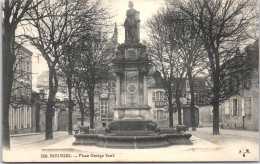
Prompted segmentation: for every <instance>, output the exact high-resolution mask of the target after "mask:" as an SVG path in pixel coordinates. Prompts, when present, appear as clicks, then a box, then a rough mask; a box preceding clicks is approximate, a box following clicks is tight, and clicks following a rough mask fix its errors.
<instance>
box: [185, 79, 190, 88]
mask: <svg viewBox="0 0 260 164" xmlns="http://www.w3.org/2000/svg"><path fill="white" fill-rule="evenodd" d="M186 88H190V84H189V81H188V80H187V81H186Z"/></svg>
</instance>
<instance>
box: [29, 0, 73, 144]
mask: <svg viewBox="0 0 260 164" xmlns="http://www.w3.org/2000/svg"><path fill="white" fill-rule="evenodd" d="M75 4H76V5H77V3H69V2H68V1H52V2H50V1H44V2H43V3H42V4H41V5H39V6H38V7H37V8H36V9H34V10H32V11H31V12H30V13H28V15H29V21H28V23H29V25H30V26H31V27H33V28H31V32H30V34H27V35H25V37H26V38H27V39H29V40H30V42H31V44H32V45H33V46H35V47H36V48H37V49H38V50H39V51H40V52H41V54H42V55H43V57H44V59H45V60H46V62H47V65H48V68H49V95H48V100H47V111H46V131H45V139H46V140H48V139H53V133H52V117H53V116H54V108H53V107H54V105H55V101H54V98H55V95H56V93H57V89H58V79H57V74H56V70H57V69H58V62H59V60H60V57H61V56H62V55H63V53H64V51H65V46H66V44H67V42H68V40H69V39H70V38H71V37H72V34H73V33H69V34H68V33H66V32H65V30H66V27H67V24H68V22H69V21H71V20H69V19H68V15H69V14H72V13H73V11H74V7H73V6H74V5H75ZM68 5H69V6H70V7H69V9H70V10H68V8H67V6H68Z"/></svg>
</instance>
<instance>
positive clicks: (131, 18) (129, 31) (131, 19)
mask: <svg viewBox="0 0 260 164" xmlns="http://www.w3.org/2000/svg"><path fill="white" fill-rule="evenodd" d="M128 7H130V9H128V10H127V11H126V19H125V22H124V27H125V40H126V41H139V29H138V27H139V22H140V21H139V12H138V11H136V10H135V9H133V7H134V4H133V2H132V1H129V5H128Z"/></svg>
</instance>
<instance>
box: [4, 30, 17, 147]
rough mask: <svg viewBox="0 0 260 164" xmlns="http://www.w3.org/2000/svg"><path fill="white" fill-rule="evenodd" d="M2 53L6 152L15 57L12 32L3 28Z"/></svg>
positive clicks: (8, 140) (8, 143)
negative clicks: (12, 48) (12, 49)
mask: <svg viewBox="0 0 260 164" xmlns="http://www.w3.org/2000/svg"><path fill="white" fill-rule="evenodd" d="M3 31H4V32H3V47H2V48H3V51H2V55H3V57H2V65H3V67H2V68H3V70H2V74H3V75H2V77H3V81H2V82H3V84H2V89H3V93H2V96H3V106H2V107H3V108H2V133H3V134H2V144H3V148H4V149H6V150H9V149H10V138H9V106H10V97H11V90H12V84H13V74H14V72H13V65H14V63H15V60H16V58H15V55H14V54H13V53H12V51H11V38H12V35H11V33H12V31H11V30H10V29H8V27H6V26H3Z"/></svg>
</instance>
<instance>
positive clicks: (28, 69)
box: [26, 61, 30, 72]
mask: <svg viewBox="0 0 260 164" xmlns="http://www.w3.org/2000/svg"><path fill="white" fill-rule="evenodd" d="M26 64H27V65H26V66H27V68H26V71H27V72H29V71H30V62H29V61H27V62H26Z"/></svg>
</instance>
